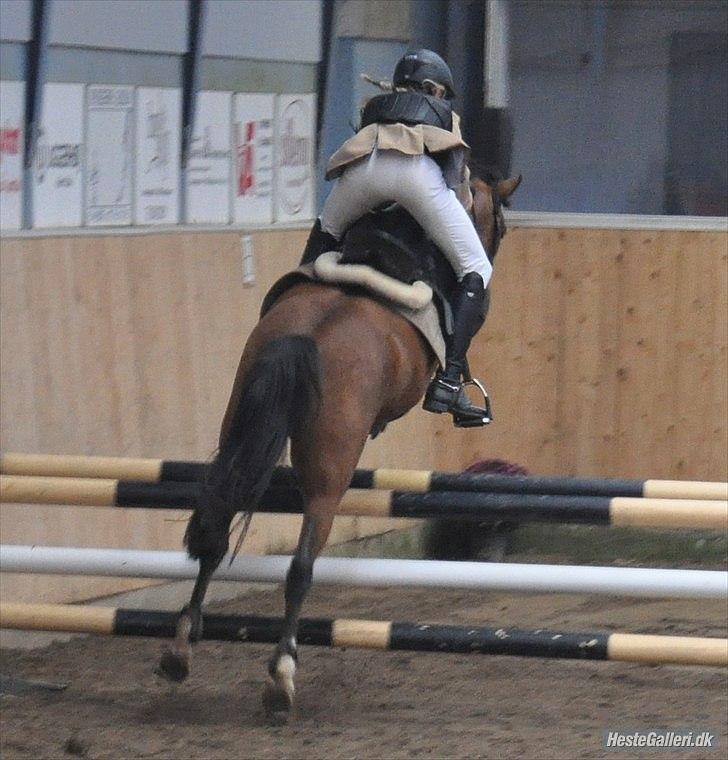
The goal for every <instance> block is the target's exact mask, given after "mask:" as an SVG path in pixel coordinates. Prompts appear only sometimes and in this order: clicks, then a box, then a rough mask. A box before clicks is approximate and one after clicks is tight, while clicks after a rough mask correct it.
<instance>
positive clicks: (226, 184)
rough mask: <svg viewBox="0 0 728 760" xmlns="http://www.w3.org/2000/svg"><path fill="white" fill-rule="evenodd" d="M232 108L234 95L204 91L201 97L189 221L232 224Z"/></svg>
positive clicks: (193, 151)
mask: <svg viewBox="0 0 728 760" xmlns="http://www.w3.org/2000/svg"><path fill="white" fill-rule="evenodd" d="M231 107H232V93H231V92H209V91H203V92H201V93H199V95H198V96H197V108H196V114H195V126H194V132H193V135H192V140H191V143H190V150H189V157H188V160H187V170H186V172H185V173H186V180H187V194H186V203H187V208H186V210H185V219H186V221H187V222H190V223H194V224H200V223H202V224H228V223H229V222H230V189H231V183H230V173H231V166H232V164H231V149H230V143H231V141H230V135H231V128H230V118H231V112H230V109H231Z"/></svg>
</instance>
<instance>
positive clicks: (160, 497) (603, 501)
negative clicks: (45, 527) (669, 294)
mask: <svg viewBox="0 0 728 760" xmlns="http://www.w3.org/2000/svg"><path fill="white" fill-rule="evenodd" d="M198 489H199V484H196V483H176V482H169V483H144V482H137V481H124V480H108V479H103V478H62V477H55V478H51V477H42V476H23V475H2V476H0V502H1V503H17V504H70V505H75V506H86V507H89V506H99V507H110V506H116V507H139V508H148V509H179V508H182V509H188V508H191V507H192V505H193V504H194V503H195V499H196V497H197V494H198V492H199V490H198ZM256 511H258V512H274V513H276V512H277V513H293V514H300V513H301V512H302V511H303V500H302V497H301V494H300V493H299V492H298V491H297V490H295V489H292V488H272V489H270V490H269V491H268V492H267V493H266V494H265V495H264V496H263V499H262V500H261V503H260V505H259V507H258V508H257V510H256ZM338 514H340V515H359V516H367V517H407V518H445V519H446V518H452V519H456V518H471V519H481V520H482V519H502V520H512V521H514V522H551V523H553V522H558V523H578V524H588V525H612V526H615V527H645V528H689V529H704V530H721V531H724V530H728V501H710V500H703V499H692V500H691V499H646V498H631V497H614V498H608V497H604V496H557V495H537V494H527V493H526V494H522V493H512V494H501V493H479V492H470V491H430V492H425V493H418V492H401V491H384V490H367V489H350V490H349V491H348V492H347V493H346V494H345V495H344V497H343V499H342V501H341V503H340V505H339V511H338Z"/></svg>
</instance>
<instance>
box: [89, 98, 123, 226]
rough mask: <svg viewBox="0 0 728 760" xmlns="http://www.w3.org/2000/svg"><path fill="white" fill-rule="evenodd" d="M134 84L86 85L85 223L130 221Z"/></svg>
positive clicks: (120, 223) (116, 223) (121, 222)
mask: <svg viewBox="0 0 728 760" xmlns="http://www.w3.org/2000/svg"><path fill="white" fill-rule="evenodd" d="M133 146H134V88H133V87H127V86H125V85H97V84H93V85H89V86H88V89H87V92H86V224H88V225H91V226H96V225H125V224H131V205H132V177H133V162H134V151H133Z"/></svg>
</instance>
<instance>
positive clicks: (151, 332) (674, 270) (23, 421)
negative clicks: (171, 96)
mask: <svg viewBox="0 0 728 760" xmlns="http://www.w3.org/2000/svg"><path fill="white" fill-rule="evenodd" d="M252 238H253V249H254V256H255V273H256V281H255V284H254V286H252V287H246V286H244V285H243V277H242V274H243V270H242V261H241V234H240V232H239V231H238V232H220V233H217V232H216V233H211V232H206V233H202V232H177V233H159V234H144V235H106V236H104V235H103V234H100V235H97V236H96V235H94V236H83V237H80V236H79V237H66V236H63V237H38V238H17V239H6V240H3V241H2V246H1V253H0V288H1V292H0V297H1V299H2V300H1V309H2V311H1V312H0V314H1V316H2V319H1V320H0V341H1V342H0V382H1V385H0V414H1V420H0V421H1V425H0V448H1V449H2V450H3V451H26V452H50V453H60V452H62V453H68V454H75V453H77V454H108V455H119V456H153V457H163V458H167V459H172V458H181V459H203V458H206V457H207V456H208V455H209V454H210V453H211V452H212V450H213V449H214V447H215V441H216V435H217V430H218V425H219V422H220V419H221V416H222V413H223V410H224V408H225V404H226V401H227V396H228V393H229V390H230V385H231V382H232V378H233V374H234V371H235V367H236V365H237V361H238V358H239V355H240V351H241V349H242V346H243V344H244V342H245V338H246V336H247V335H248V333H249V332H250V330H251V329H252V327H253V325H254V324H255V321H256V318H257V313H258V308H259V305H260V302H261V299H262V297H263V295H264V293H265V291H266V289H267V287H268V285H269V284H270V283H272V282H273V281H274V280H275V279H276V278H277V277H278V276H279V275H281V274H283V273H284V272H285V271H287V270H288V269H290V268H291V267H293V266H294V265H295V264H296V262H297V260H298V257H299V255H300V251H301V249H302V247H303V244H304V242H305V238H306V232H305V231H303V230H277V231H261V232H255V233H252ZM727 246H728V241H727V238H726V235H725V234H723V233H716V232H675V231H669V232H668V231H660V232H656V231H622V230H599V229H597V230H593V229H591V230H584V229H536V228H520V229H518V228H516V229H512V230H511V231H510V232H509V234H508V237H507V238H506V240H505V242H504V244H503V248H502V252H501V253H500V255H499V258H498V261H497V266H496V274H495V277H494V280H493V299H492V308H491V315H490V317H489V320H488V323H487V325H486V327H485V328H484V330H483V332H482V334H481V335H480V336H479V338H478V340H477V343H476V344H475V346H474V348H473V350H472V352H471V363H472V366H473V369H474V371H475V373H476V374H477V375H478V376H480V377H482V378H484V379H485V381H486V383H487V385H488V387H489V389H490V391H491V395H492V398H493V404H494V411H495V416H496V421H495V422H494V423H493V424H492V425H491V426H490V427H488V428H486V429H484V430H474V431H459V430H455V429H453V428H452V426H451V424H450V422H449V417H447V418H446V417H444V416H441V417H438V416H434V415H429V414H426V413H425V412H423V411H421V410H416V411H413V412H411V413H410V414H408V415H407V416H406V417H405V418H404V419H403V420H400V421H398V422H396V423H394V424H392V425H391V426H390V428H389V429H388V430H387V431H386V432H385V433H384V434H383V435H382V436H380V437H379V438H378V439H377V440H375V441H373V442H370V444H368V446H367V449H366V451H365V453H364V457H363V460H362V465H363V466H388V467H408V468H433V469H460V468H462V467H464V466H466V465H468V464H469V463H471V462H472V461H474V460H476V459H480V458H484V457H501V458H505V459H508V460H511V461H514V462H518V463H521V464H523V465H525V466H526V467H528V468H529V469H530V470H531V471H533V472H539V473H560V474H565V475H572V474H583V475H590V474H592V475H605V476H610V475H611V476H625V477H637V478H643V477H652V478H696V479H726V477H727V475H728V473H727V470H728V463H727V462H726V438H727V436H728V431H727V430H726V418H727V416H728V399H727V396H728V384H727V378H728V371H727V366H726V364H727V361H728V359H727V355H726V343H727V338H726V321H727V320H726V314H727V313H728V293H727V290H728V262H727V261H726V259H727V250H726V249H727ZM355 338H356V336H352V339H353V340H354V339H355ZM352 392H356V389H355V388H352ZM0 509H1V510H2V511H1V512H0V527H1V528H2V531H1V532H2V541H3V542H6V543H37V544H58V545H69V546H72V545H76V546H94V545H99V546H119V547H130V548H138V549H143V548H164V549H166V548H170V549H174V548H179V547H180V543H181V537H182V533H183V530H184V524H185V522H184V513H181V512H170V513H158V512H153V511H143V512H142V511H139V510H135V511H133V513H129V514H127V513H124V512H123V511H121V510H116V511H113V510H83V509H80V508H73V507H41V506H38V507H31V506H20V505H18V506H15V505H3V506H2V507H1V508H0ZM298 524H299V523H298V518H295V517H285V518H277V517H263V516H260V517H257V518H256V519H255V521H254V523H253V528H252V531H251V534H250V536H249V538H248V540H247V542H246V550H250V551H257V552H280V551H288V550H290V549H291V548H292V547H293V545H294V542H295V537H296V532H297V527H298ZM395 524H397V525H399V523H393V522H392V521H378V522H376V523H374V522H372V521H368V520H366V519H363V518H340V520H339V521H337V527H336V529H335V534H334V535H333V536H332V540H333V541H337V540H338V541H341V540H346V539H348V538H352V537H356V536H362V535H366V534H368V533H371V532H379V531H381V530H383V529H386V528H391V527H393V526H394V525H395ZM138 585H139V583H138V582H135V581H116V580H114V579H95V580H94V579H89V578H74V579H59V578H43V577H41V576H35V577H24V578H20V577H18V576H3V579H2V586H3V587H2V594H3V598H7V599H13V600H18V601H67V600H71V599H80V598H90V597H93V596H98V595H102V594H107V593H112V592H114V591H117V590H123V589H125V588H130V587H134V586H138Z"/></svg>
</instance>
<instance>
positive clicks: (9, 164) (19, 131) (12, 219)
mask: <svg viewBox="0 0 728 760" xmlns="http://www.w3.org/2000/svg"><path fill="white" fill-rule="evenodd" d="M24 96H25V83H24V82H0V229H2V230H17V229H20V226H21V224H22V209H23V139H24V133H23V121H24V114H23V109H24V106H25V97H24Z"/></svg>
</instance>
